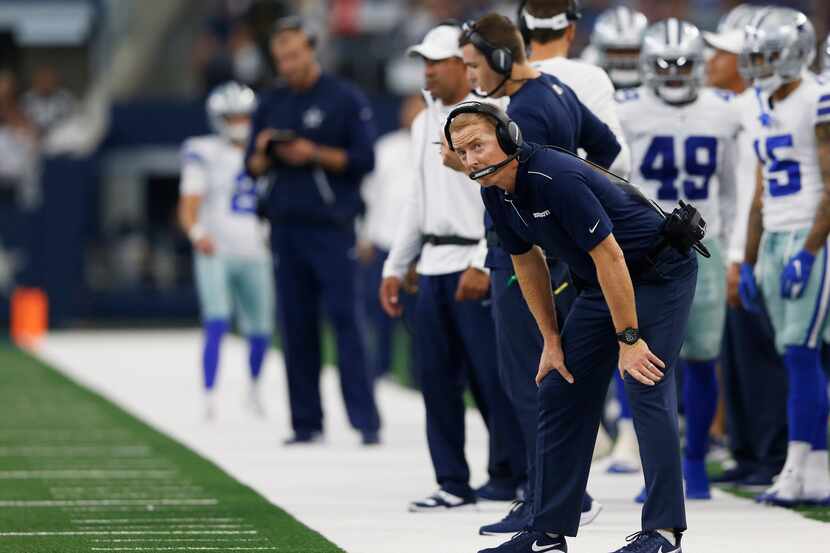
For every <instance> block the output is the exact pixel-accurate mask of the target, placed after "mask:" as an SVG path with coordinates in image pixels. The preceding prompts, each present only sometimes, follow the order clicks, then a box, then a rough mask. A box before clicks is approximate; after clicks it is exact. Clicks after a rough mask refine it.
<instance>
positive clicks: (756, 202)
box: [744, 168, 764, 265]
mask: <svg viewBox="0 0 830 553" xmlns="http://www.w3.org/2000/svg"><path fill="white" fill-rule="evenodd" d="M763 191H764V188H763V184H761V170H760V168H758V170H757V171H756V183H755V196H754V197H753V198H752V205H751V206H750V208H749V219H748V221H747V225H746V246H745V248H746V249H745V250H744V262H745V263H749V264H750V265H755V262H756V261H758V248H759V247H760V245H761V234H763V232H764V220H763V218H762V215H761V206H762V200H761V198H762V195H763Z"/></svg>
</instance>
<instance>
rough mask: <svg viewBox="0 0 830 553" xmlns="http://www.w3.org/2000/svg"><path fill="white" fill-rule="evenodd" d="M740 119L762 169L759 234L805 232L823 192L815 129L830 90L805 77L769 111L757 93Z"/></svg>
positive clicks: (827, 114)
mask: <svg viewBox="0 0 830 553" xmlns="http://www.w3.org/2000/svg"><path fill="white" fill-rule="evenodd" d="M745 119H746V120H745V125H746V126H747V129H748V130H749V133H750V137H751V138H752V144H753V147H754V149H755V154H756V156H758V160H759V161H760V163H761V166H762V169H761V173H762V178H763V183H764V197H763V219H764V230H768V231H773V232H780V231H792V230H796V229H800V228H806V227H810V226H811V225H812V224H813V220H814V218H815V214H816V209H817V208H818V204H819V201H820V200H821V195H822V192H823V190H824V182H823V181H822V178H821V171H820V169H819V164H818V153H817V150H816V137H815V126H816V125H817V124H819V123H828V122H830V86H828V85H827V84H821V83H819V82H818V81H817V80H816V79H812V78H805V79H804V80H803V81H802V82H801V85H800V86H799V87H798V88H797V89H795V90H794V91H793V92H792V93H791V94H790V95H789V96H787V97H786V98H784V99H783V100H782V101H780V102H775V103H774V104H773V105H772V107H770V102H769V101H768V99H767V97H766V96H762V95H760V94H756V102H755V106H754V109H753V110H751V111H750V112H749V113H747V114H746V115H745Z"/></svg>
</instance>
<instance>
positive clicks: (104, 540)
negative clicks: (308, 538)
mask: <svg viewBox="0 0 830 553" xmlns="http://www.w3.org/2000/svg"><path fill="white" fill-rule="evenodd" d="M89 541H91V542H93V543H104V544H107V543H128V542H141V543H157V542H177V541H186V542H200V541H209V542H211V543H220V542H226V541H229V542H232V543H240V542H257V541H268V540H267V539H266V538H240V537H239V536H234V537H232V538H223V537H221V536H211V537H210V538H192V537H187V538H90V540H89Z"/></svg>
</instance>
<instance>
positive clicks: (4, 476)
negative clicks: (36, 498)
mask: <svg viewBox="0 0 830 553" xmlns="http://www.w3.org/2000/svg"><path fill="white" fill-rule="evenodd" d="M177 475H178V472H177V471H175V470H0V480H119V479H126V478H135V479H145V478H146V479H150V480H162V479H168V478H169V479H172V478H174V477H175V476H177Z"/></svg>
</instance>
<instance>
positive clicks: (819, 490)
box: [801, 450, 830, 505]
mask: <svg viewBox="0 0 830 553" xmlns="http://www.w3.org/2000/svg"><path fill="white" fill-rule="evenodd" d="M801 498H802V499H803V500H804V502H805V503H809V504H811V505H830V458H828V456H827V451H824V450H820V451H811V452H810V453H809V455H807V465H806V467H805V469H804V492H803V494H802V497H801Z"/></svg>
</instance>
